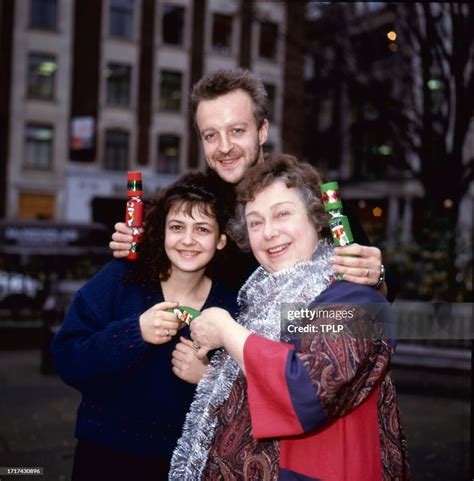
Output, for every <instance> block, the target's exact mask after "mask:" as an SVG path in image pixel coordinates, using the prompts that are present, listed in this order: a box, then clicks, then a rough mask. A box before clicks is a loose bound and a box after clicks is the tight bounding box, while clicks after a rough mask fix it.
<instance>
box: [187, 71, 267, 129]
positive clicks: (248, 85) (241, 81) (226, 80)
mask: <svg viewBox="0 0 474 481" xmlns="http://www.w3.org/2000/svg"><path fill="white" fill-rule="evenodd" d="M236 90H243V91H244V92H246V93H247V94H248V95H250V98H251V99H252V105H253V114H254V116H255V121H256V123H257V128H258V129H260V127H261V126H262V125H263V121H264V120H265V119H266V118H267V116H268V94H267V91H266V90H265V87H264V86H263V83H262V82H261V80H260V79H259V78H258V77H256V76H255V75H254V74H252V73H251V72H249V71H248V70H243V69H240V68H234V69H220V70H216V71H215V72H212V73H209V74H207V75H205V76H204V77H203V78H202V79H201V80H199V82H197V83H196V84H194V87H193V90H192V93H191V107H192V111H193V117H194V119H196V111H197V108H198V105H199V103H200V102H202V101H203V100H214V99H215V98H217V97H221V96H222V95H226V94H228V93H231V92H234V91H236Z"/></svg>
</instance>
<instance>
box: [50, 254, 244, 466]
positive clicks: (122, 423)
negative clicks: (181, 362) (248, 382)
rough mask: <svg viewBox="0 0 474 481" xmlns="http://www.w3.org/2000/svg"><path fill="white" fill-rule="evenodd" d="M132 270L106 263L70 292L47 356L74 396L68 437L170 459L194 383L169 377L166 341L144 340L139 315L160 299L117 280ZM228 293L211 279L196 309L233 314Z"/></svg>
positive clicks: (233, 294) (233, 296)
mask: <svg viewBox="0 0 474 481" xmlns="http://www.w3.org/2000/svg"><path fill="white" fill-rule="evenodd" d="M132 268H133V265H132V264H131V263H129V262H127V261H123V260H121V261H117V260H115V261H112V262H110V263H109V264H107V265H106V266H105V267H104V268H103V269H102V270H101V271H100V272H99V273H97V274H96V275H95V276H94V277H93V278H92V279H91V280H89V281H88V282H87V283H86V284H85V285H84V286H83V287H82V288H81V289H79V291H78V292H77V294H76V295H75V297H74V299H73V301H72V304H71V306H70V307H69V310H68V312H67V314H66V318H65V320H64V323H63V325H62V326H61V329H60V330H59V332H58V333H57V334H56V336H55V338H54V340H53V344H52V352H53V356H54V360H55V364H56V366H57V369H58V372H59V374H60V376H61V378H62V379H63V381H64V382H65V383H67V384H69V385H71V386H73V387H74V388H76V389H78V390H79V391H80V392H81V393H82V401H81V404H80V406H79V409H78V413H77V423H76V437H77V438H78V439H85V440H88V441H93V442H96V443H99V444H101V445H104V446H107V447H111V448H115V449H122V450H125V451H128V452H131V453H139V454H145V455H162V456H170V455H171V453H172V450H173V448H174V447H175V445H176V441H177V439H178V437H179V436H180V434H181V428H182V425H183V423H184V417H185V414H186V412H187V410H188V407H189V405H190V403H191V400H192V396H193V393H194V388H195V386H194V385H192V384H189V383H186V382H185V381H182V380H181V379H179V378H178V377H176V376H175V375H174V374H173V372H172V370H171V368H172V365H171V353H172V351H173V349H174V347H175V345H176V343H177V342H178V341H179V336H185V337H190V333H189V329H188V327H185V328H184V329H182V330H180V331H179V332H178V335H177V336H175V337H174V338H173V339H172V340H171V341H170V342H168V343H166V344H162V345H159V346H155V345H152V344H148V343H146V342H145V341H144V340H143V338H142V336H141V332H140V326H139V316H140V315H141V314H142V313H143V312H144V311H146V310H147V309H148V308H150V307H151V306H153V305H154V304H156V303H158V302H162V301H163V294H162V292H161V289H160V287H159V286H154V288H153V287H150V288H148V287H147V288H145V287H142V286H140V285H139V284H138V283H135V282H124V281H123V278H124V275H125V274H126V272H127V270H128V269H132ZM235 299H236V292H234V291H231V290H228V289H225V288H223V287H222V286H221V285H219V284H218V283H216V282H213V285H212V288H211V292H210V293H209V297H208V299H207V301H206V303H205V305H204V308H208V307H211V306H217V307H222V308H224V309H227V310H228V311H230V312H231V313H233V314H235V313H236V310H237V304H236V300H235Z"/></svg>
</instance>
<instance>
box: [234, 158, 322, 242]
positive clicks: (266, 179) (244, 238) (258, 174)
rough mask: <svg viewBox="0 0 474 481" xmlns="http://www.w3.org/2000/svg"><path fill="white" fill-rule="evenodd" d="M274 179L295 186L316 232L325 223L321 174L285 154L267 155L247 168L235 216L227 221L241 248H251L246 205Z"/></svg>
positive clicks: (239, 190) (238, 195) (288, 185)
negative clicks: (260, 161)
mask: <svg viewBox="0 0 474 481" xmlns="http://www.w3.org/2000/svg"><path fill="white" fill-rule="evenodd" d="M276 181H283V182H285V185H286V186H287V187H288V188H294V189H297V191H298V193H299V194H300V196H301V199H302V200H303V203H304V205H305V206H306V212H307V214H308V217H309V219H310V220H311V221H312V222H313V224H314V226H315V228H316V230H317V231H318V232H319V231H321V229H322V228H324V227H327V225H328V215H327V214H326V212H325V211H324V207H323V203H322V200H321V191H320V185H321V184H322V178H321V174H320V173H319V172H318V170H317V169H316V168H315V167H313V166H312V165H310V164H308V163H306V162H299V161H298V159H297V158H296V157H293V156H292V155H286V154H270V155H266V156H265V160H264V162H262V163H260V164H257V165H255V166H254V167H252V168H250V169H249V170H248V171H247V172H246V173H245V177H244V178H243V180H242V181H241V182H240V183H239V185H238V186H237V189H236V196H237V207H236V211H235V216H234V218H233V219H232V220H231V221H230V222H229V225H228V231H229V235H230V236H231V237H232V238H233V239H234V240H235V242H236V243H237V245H238V246H239V247H240V249H241V250H243V251H249V250H250V243H249V237H248V230H247V224H246V221H245V205H246V204H247V202H251V201H253V200H254V199H255V196H256V195H257V194H258V193H259V192H261V191H262V190H264V189H266V188H267V187H268V186H270V185H272V184H273V183H274V182H276Z"/></svg>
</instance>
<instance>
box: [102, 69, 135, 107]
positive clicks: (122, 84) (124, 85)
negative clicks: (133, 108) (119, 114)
mask: <svg viewBox="0 0 474 481" xmlns="http://www.w3.org/2000/svg"><path fill="white" fill-rule="evenodd" d="M106 75H107V105H114V106H119V107H128V105H129V103H130V76H131V68H130V67H129V66H128V65H121V64H115V63H111V64H109V66H108V68H107V73H106Z"/></svg>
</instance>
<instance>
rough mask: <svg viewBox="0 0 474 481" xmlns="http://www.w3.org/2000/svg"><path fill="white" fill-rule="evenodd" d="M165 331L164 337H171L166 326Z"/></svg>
mask: <svg viewBox="0 0 474 481" xmlns="http://www.w3.org/2000/svg"><path fill="white" fill-rule="evenodd" d="M165 333H166V337H171V333H170V330H169V329H168V328H166V330H165Z"/></svg>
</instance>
